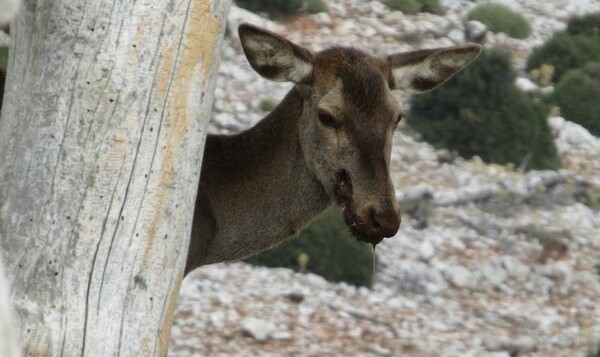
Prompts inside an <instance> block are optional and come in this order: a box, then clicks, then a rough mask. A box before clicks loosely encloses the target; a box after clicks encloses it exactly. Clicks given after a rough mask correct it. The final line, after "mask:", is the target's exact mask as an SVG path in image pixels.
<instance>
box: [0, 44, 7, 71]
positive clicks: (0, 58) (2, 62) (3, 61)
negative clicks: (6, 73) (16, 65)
mask: <svg viewBox="0 0 600 357" xmlns="http://www.w3.org/2000/svg"><path fill="white" fill-rule="evenodd" d="M7 64H8V47H6V46H0V68H6V65H7Z"/></svg>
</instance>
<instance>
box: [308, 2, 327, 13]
mask: <svg viewBox="0 0 600 357" xmlns="http://www.w3.org/2000/svg"><path fill="white" fill-rule="evenodd" d="M306 11H308V13H309V14H318V13H319V12H327V6H326V5H325V3H324V2H323V0H308V1H307V2H306Z"/></svg>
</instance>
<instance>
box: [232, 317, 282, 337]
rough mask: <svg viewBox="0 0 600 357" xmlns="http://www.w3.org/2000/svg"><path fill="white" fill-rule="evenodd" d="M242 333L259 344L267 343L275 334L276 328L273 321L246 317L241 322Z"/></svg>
mask: <svg viewBox="0 0 600 357" xmlns="http://www.w3.org/2000/svg"><path fill="white" fill-rule="evenodd" d="M240 327H241V329H242V331H243V332H244V333H246V334H248V335H249V336H250V337H252V338H254V339H255V340H256V341H258V342H264V341H266V340H267V339H268V338H269V337H271V335H272V334H273V333H274V332H275V330H276V326H275V324H274V323H273V322H271V321H265V320H261V319H257V318H254V317H246V318H244V319H242V321H241V322H240Z"/></svg>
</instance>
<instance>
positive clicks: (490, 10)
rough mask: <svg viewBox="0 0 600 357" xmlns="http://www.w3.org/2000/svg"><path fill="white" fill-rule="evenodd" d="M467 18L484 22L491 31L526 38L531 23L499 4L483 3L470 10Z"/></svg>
mask: <svg viewBox="0 0 600 357" xmlns="http://www.w3.org/2000/svg"><path fill="white" fill-rule="evenodd" d="M468 17H469V20H477V21H479V22H482V23H484V24H485V25H486V26H487V28H488V29H489V30H490V31H492V32H504V33H506V34H508V35H509V36H510V37H514V38H527V37H529V35H530V34H531V25H529V22H528V21H527V20H526V19H525V18H524V17H523V16H522V15H521V14H519V13H518V12H515V11H513V10H511V9H509V8H508V7H506V6H504V5H501V4H494V3H483V4H481V5H478V6H477V7H476V8H474V9H473V10H471V12H470V13H469V16H468Z"/></svg>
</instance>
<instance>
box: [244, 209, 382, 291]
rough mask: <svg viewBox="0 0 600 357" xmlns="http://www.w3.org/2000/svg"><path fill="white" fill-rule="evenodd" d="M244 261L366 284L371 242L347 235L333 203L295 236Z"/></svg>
mask: <svg viewBox="0 0 600 357" xmlns="http://www.w3.org/2000/svg"><path fill="white" fill-rule="evenodd" d="M246 262H248V263H250V264H255V265H262V266H267V267H285V268H290V269H293V270H295V271H301V272H305V271H306V272H311V273H314V274H318V275H321V276H322V277H324V278H325V279H327V280H329V281H334V282H341V281H343V282H346V283H349V284H353V285H357V286H367V287H370V286H371V285H372V284H373V277H374V270H373V266H374V262H375V255H374V253H373V248H372V247H371V245H369V244H367V243H363V242H359V241H358V240H356V238H354V237H353V236H352V235H351V234H350V232H349V231H348V228H347V227H346V224H345V223H344V219H343V217H342V214H341V212H340V210H339V208H337V206H333V207H330V208H328V209H327V210H325V211H324V212H323V213H322V214H321V215H320V216H319V217H317V219H315V220H314V221H313V222H312V223H311V224H310V225H309V226H308V227H306V228H305V229H304V230H303V231H302V232H301V233H300V235H299V236H298V237H295V238H292V239H289V240H287V241H285V242H283V243H282V244H280V245H278V246H276V247H275V248H272V249H270V250H267V251H265V252H262V253H259V254H257V255H255V256H252V257H250V258H248V259H247V260H246Z"/></svg>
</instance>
